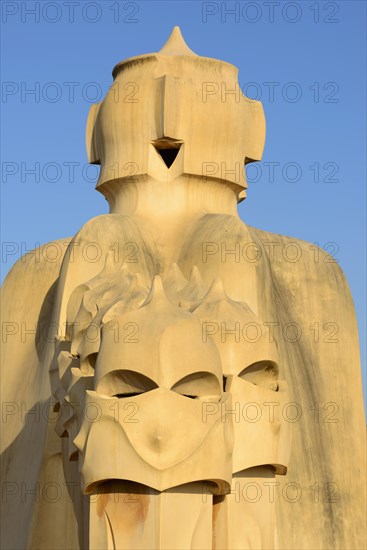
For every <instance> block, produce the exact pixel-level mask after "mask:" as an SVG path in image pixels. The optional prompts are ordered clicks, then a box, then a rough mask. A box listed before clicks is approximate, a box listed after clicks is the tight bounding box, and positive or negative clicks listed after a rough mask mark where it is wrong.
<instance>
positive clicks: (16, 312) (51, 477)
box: [2, 27, 365, 550]
mask: <svg viewBox="0 0 367 550" xmlns="http://www.w3.org/2000/svg"><path fill="white" fill-rule="evenodd" d="M113 78H114V81H113V84H112V86H111V88H110V90H109V91H108V93H107V95H106V97H105V98H104V100H103V101H102V102H101V103H99V104H96V105H93V106H92V108H91V110H90V113H89V117H88V122H87V132H86V145H87V153H88V159H89V162H90V163H94V164H100V166H101V170H100V176H99V180H98V184H97V189H98V191H100V192H101V193H102V194H103V195H104V196H105V197H106V199H107V201H108V203H109V206H110V213H109V214H107V215H101V216H97V217H96V218H93V219H91V220H90V221H89V222H87V223H86V224H85V225H84V226H83V227H82V228H81V229H80V231H79V232H78V233H77V234H76V235H75V236H74V237H73V238H72V239H67V240H65V239H64V240H61V241H57V242H54V243H52V246H53V247H54V248H56V249H57V250H58V249H61V248H62V247H63V248H62V250H63V254H62V259H60V260H59V261H50V260H49V256H48V255H47V254H45V250H46V248H45V247H47V246H49V245H44V246H43V247H41V248H40V249H38V250H36V251H34V252H33V253H31V254H27V255H26V256H25V257H23V258H22V259H21V260H20V261H19V262H18V263H17V264H16V265H15V266H14V268H13V269H12V271H11V272H10V274H9V275H8V277H7V279H6V281H5V284H4V287H3V300H2V301H3V308H2V316H3V321H2V327H3V350H4V356H3V365H2V391H3V396H2V400H3V432H4V436H3V448H2V468H3V477H2V479H3V499H2V502H3V510H4V512H3V518H4V520H5V522H6V525H5V527H4V528H3V545H2V548H4V549H17V550H19V549H20V548H24V549H26V548H27V549H31V550H36V549H37V550H40V549H45V550H46V549H47V550H50V549H61V548H62V549H67V548H68V549H93V550H97V549H99V550H102V549H103V550H107V549H108V550H112V549H115V550H122V549H126V550H133V549H135V550H141V549H149V550H154V549H162V550H163V549H165V550H174V549H176V550H183V549H196V550H198V549H201V550H208V549H216V550H236V549H237V550H243V549H267V550H269V549H279V550H280V549H282V550H284V549H319V548H339V549H342V548H343V549H344V548H355V549H357V548H362V547H364V542H365V541H364V539H363V532H364V530H363V527H362V526H363V522H364V510H365V509H364V495H363V487H364V485H363V476H364V447H363V443H362V441H363V439H364V429H365V426H364V414H363V402H362V392H361V376H360V368H359V354H358V336H357V327H356V321H355V314H354V309H353V304H352V300H351V297H350V293H349V290H348V286H347V283H346V281H345V279H344V276H343V274H342V272H341V270H340V268H339V267H338V265H337V264H336V263H335V262H333V260H332V258H331V257H330V256H328V255H327V254H326V253H325V252H324V251H322V250H319V249H317V248H316V247H314V246H312V245H311V244H310V243H307V242H304V241H300V240H297V239H291V238H289V237H283V236H280V235H276V234H272V233H269V232H266V231H261V230H259V229H254V228H252V227H248V226H247V225H246V224H245V223H244V222H243V221H242V220H241V219H240V218H239V216H238V213H237V203H238V202H240V201H241V200H243V199H244V198H245V197H246V189H247V184H246V180H245V176H244V164H247V163H249V162H254V161H259V160H261V157H262V152H263V147H264V140H265V118H264V113H263V108H262V105H261V103H260V102H258V101H252V100H250V99H248V98H246V97H244V96H243V94H242V92H241V91H240V89H239V85H238V80H237V69H236V68H235V67H234V66H233V65H231V64H230V63H227V62H223V61H219V60H216V59H209V58H206V57H201V56H199V55H196V54H195V53H194V52H193V51H192V50H191V49H190V48H189V47H188V46H187V45H186V43H185V41H184V39H183V37H182V35H181V32H180V30H179V28H178V27H175V28H174V29H173V32H172V34H171V36H170V37H169V39H168V41H167V43H166V44H165V45H164V46H163V48H162V49H161V50H160V51H159V52H158V53H152V54H147V55H140V56H137V57H133V58H130V59H127V60H125V61H123V62H121V63H119V64H118V65H117V66H116V67H115V68H114V70H113ZM224 85H225V87H226V88H225V89H226V90H227V93H226V94H225V97H224V99H223V94H222V93H221V90H222V88H223V86H224ZM228 90H231V93H228ZM275 207H276V206H275ZM65 242H66V245H67V246H64V244H65Z"/></svg>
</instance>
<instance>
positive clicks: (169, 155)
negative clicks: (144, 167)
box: [156, 144, 181, 168]
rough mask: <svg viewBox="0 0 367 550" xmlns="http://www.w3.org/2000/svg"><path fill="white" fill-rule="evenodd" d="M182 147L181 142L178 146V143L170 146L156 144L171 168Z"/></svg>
mask: <svg viewBox="0 0 367 550" xmlns="http://www.w3.org/2000/svg"><path fill="white" fill-rule="evenodd" d="M180 147H181V144H179V145H178V147H177V145H176V146H173V147H169V148H167V147H159V146H156V150H157V151H158V153H159V154H160V155H161V157H162V159H163V160H164V163H165V165H166V166H167V168H170V167H171V166H172V164H173V163H174V162H175V160H176V157H177V155H178V152H179V150H180Z"/></svg>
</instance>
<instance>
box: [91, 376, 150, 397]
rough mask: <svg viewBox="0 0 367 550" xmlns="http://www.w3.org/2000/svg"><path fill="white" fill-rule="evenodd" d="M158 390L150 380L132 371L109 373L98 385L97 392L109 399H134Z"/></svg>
mask: <svg viewBox="0 0 367 550" xmlns="http://www.w3.org/2000/svg"><path fill="white" fill-rule="evenodd" d="M156 388H158V386H157V384H156V383H155V382H153V380H151V379H150V378H148V377H147V376H145V375H144V374H141V373H139V372H135V371H132V370H115V371H112V372H108V373H107V374H105V376H104V377H103V378H102V380H101V381H100V383H99V384H98V388H97V391H98V392H99V393H103V394H105V395H108V396H109V397H118V398H125V397H134V396H136V395H140V394H141V393H145V392H147V391H151V390H155V389H156Z"/></svg>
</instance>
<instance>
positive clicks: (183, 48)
mask: <svg viewBox="0 0 367 550" xmlns="http://www.w3.org/2000/svg"><path fill="white" fill-rule="evenodd" d="M159 53H160V54H162V55H196V53H195V52H193V51H192V50H190V48H189V47H188V45H187V44H186V42H185V40H184V37H183V36H182V34H181V29H180V27H178V26H176V27H173V30H172V32H171V35H170V37H169V39H168V40H167V42H166V43H165V45H164V46H163V48H161V49H160V50H159Z"/></svg>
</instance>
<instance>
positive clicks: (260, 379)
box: [239, 361, 279, 391]
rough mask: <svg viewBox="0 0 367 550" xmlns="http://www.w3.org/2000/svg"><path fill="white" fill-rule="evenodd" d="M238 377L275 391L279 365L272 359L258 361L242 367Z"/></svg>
mask: <svg viewBox="0 0 367 550" xmlns="http://www.w3.org/2000/svg"><path fill="white" fill-rule="evenodd" d="M239 377H240V378H242V379H243V380H246V381H247V382H250V383H251V384H255V385H256V386H262V387H263V388H268V389H270V390H273V391H277V390H278V378H279V367H278V365H277V364H276V363H274V362H273V361H258V362H257V363H253V364H252V365H250V366H249V367H246V368H245V369H243V371H242V372H241V373H240V374H239Z"/></svg>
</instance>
